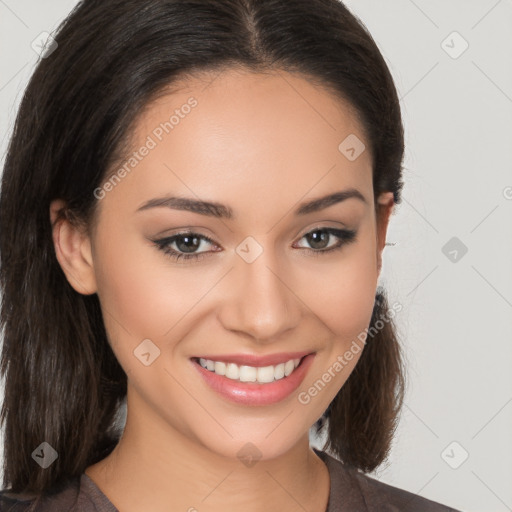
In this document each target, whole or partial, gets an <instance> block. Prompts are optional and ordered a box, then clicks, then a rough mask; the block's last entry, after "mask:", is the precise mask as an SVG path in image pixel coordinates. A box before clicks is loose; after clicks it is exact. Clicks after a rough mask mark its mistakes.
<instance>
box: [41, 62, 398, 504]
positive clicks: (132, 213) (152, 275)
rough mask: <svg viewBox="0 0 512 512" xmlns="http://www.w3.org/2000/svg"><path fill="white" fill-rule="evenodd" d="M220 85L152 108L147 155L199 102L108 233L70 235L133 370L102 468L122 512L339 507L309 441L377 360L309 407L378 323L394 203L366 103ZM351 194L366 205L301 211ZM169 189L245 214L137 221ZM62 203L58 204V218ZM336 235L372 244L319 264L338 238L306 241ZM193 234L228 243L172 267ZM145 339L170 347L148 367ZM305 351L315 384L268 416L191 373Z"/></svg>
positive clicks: (245, 79) (142, 131) (109, 220)
mask: <svg viewBox="0 0 512 512" xmlns="http://www.w3.org/2000/svg"><path fill="white" fill-rule="evenodd" d="M211 81H212V76H210V77H209V78H208V80H206V78H204V77H200V76H199V75H196V76H195V77H194V78H192V79H189V80H188V81H187V82H184V83H183V84H182V88H181V89H179V90H178V91H177V92H176V91H175V92H172V94H170V93H169V94H166V95H165V96H162V97H161V98H159V99H158V100H156V101H154V102H153V103H152V104H150V105H149V106H148V108H147V109H146V110H145V111H144V113H143V115H142V116H141V117H140V118H139V119H138V120H137V122H136V124H135V127H134V131H133V135H134V138H133V150H134V151H135V150H137V149H138V148H140V146H142V145H143V144H144V142H145V141H146V138H147V136H148V135H149V134H151V133H152V131H153V130H154V128H155V127H156V126H158V125H159V123H160V122H163V121H165V120H167V119H168V118H169V115H170V113H172V111H174V110H175V109H176V108H179V107H180V106H181V105H183V104H185V103H186V102H187V100H188V98H190V96H193V97H194V98H196V99H197V101H198V105H197V106H196V107H195V108H194V109H192V111H191V112H190V113H189V114H188V115H187V116H184V118H183V119H181V120H180V122H179V124H178V125H177V126H175V127H174V129H173V130H172V131H171V132H170V133H169V134H168V135H166V136H165V137H164V138H163V140H162V142H160V143H159V144H158V145H157V147H156V148H154V149H152V150H151V151H150V152H149V154H148V155H147V156H146V157H144V159H143V160H142V161H141V162H140V163H138V165H137V166H136V167H135V168H134V169H133V170H132V172H131V173H129V174H128V175H127V176H126V177H124V178H123V179H122V181H121V182H120V183H119V184H117V185H116V186H115V187H114V188H113V189H112V190H111V191H109V192H108V193H106V195H105V197H104V198H103V199H101V200H100V201H99V210H98V216H97V225H96V227H95V229H94V230H92V231H91V232H90V233H88V232H87V231H85V230H83V229H81V228H80V227H79V226H73V225H71V224H70V223H69V222H68V221H62V222H59V223H57V224H55V225H54V229H53V239H54V245H55V251H56V255H57V258H58V261H59V263H60V265H61V267H62V269H63V271H64V273H65V274H66V277H67V279H68V281H69V283H70V284H71V286H73V288H74V289H75V290H76V291H77V292H79V293H82V294H92V293H97V294H98V296H99V299H100V302H101V306H102V311H103V317H104V321H105V326H106V329H107V333H108V336H109V341H110V343H111V345H112V348H113V350H114V353H115V355H116V357H117V358H118V360H119V362H120V364H121V365H122V367H123V369H124V370H125V371H126V373H127V375H128V394H127V420H126V426H125V430H124V433H123V436H122V438H121V441H120V442H119V444H118V446H117V447H116V448H115V449H114V451H113V452H112V454H111V455H109V456H108V457H107V458H105V459H104V460H102V461H100V462H99V463H97V464H94V465H92V466H90V467H88V468H87V469H86V471H85V472H86V474H87V475H89V476H90V477H91V478H92V479H93V480H94V481H95V482H96V484H97V485H98V487H99V488H100V489H101V490H102V491H103V492H104V493H105V494H106V495H107V497H108V498H109V499H110V501H112V503H114V505H115V506H116V507H117V508H118V509H119V510H120V511H122V512H132V511H139V510H152V511H154V512H159V511H162V512H163V511H164V510H165V511H166V512H168V511H169V510H173V511H174V510H182V511H189V512H193V511H194V510H197V511H200V512H203V511H211V512H216V511H220V510H222V511H225V510H226V505H227V504H229V508H230V509H232V510H237V509H240V510H244V511H246V512H256V511H259V512H261V511H263V510H264V511H266V512H273V511H275V512H277V511H279V512H282V511H296V510H298V509H300V507H302V508H303V509H304V510H307V511H310V512H320V511H325V509H326V506H327V500H328V495H329V486H330V482H329V474H328V471H327V468H326V466H325V465H324V463H323V462H322V461H321V460H320V459H319V458H318V457H317V456H316V454H315V453H314V452H313V451H312V449H311V448H310V447H309V441H308V431H309V428H310V427H311V425H313V424H314V422H315V421H316V420H317V419H318V418H319V417H320V416H321V415H322V413H323V412H324V410H325V409H326V408H327V406H328V405H329V403H330V402H331V401H332V399H333V398H334V397H335V395H336V393H337V392H338V391H339V389H340V388H341V387H342V386H343V384H344V382H345V381H346V380H347V378H348V376H349V375H350V372H351V371H352V369H353V368H354V366H355V364H356V363H357V361H358V359H359V357H360V354H361V352H360V353H359V354H358V355H356V356H355V357H354V358H353V359H352V361H350V362H349V363H348V364H347V365H346V366H345V367H344V368H343V370H342V371H339V372H336V373H335V377H334V378H332V379H331V380H330V382H328V383H327V384H326V385H325V387H324V388H323V389H322V390H321V391H320V392H319V393H318V394H317V395H316V396H315V397H313V398H312V399H311V401H310V402H309V403H308V404H301V403H300V402H299V401H298V395H299V393H300V392H301V391H307V390H308V388H310V387H311V386H312V384H313V383H314V382H315V381H316V380H318V379H319V378H320V377H321V376H322V375H323V374H324V373H325V372H326V371H327V370H328V369H329V368H332V365H333V363H334V362H335V361H336V359H337V357H338V355H342V354H343V353H344V352H345V351H346V350H348V349H349V347H350V345H351V343H352V342H353V340H355V339H357V336H358V335H359V334H360V333H361V332H363V331H364V330H365V328H367V327H368V325H369V322H370V318H371V313H372V308H373V304H374V300H375V291H376V287H377V279H378V276H379V272H380V268H381V255H382V250H383V248H384V245H385V238H386V231H387V226H388V221H389V217H390V214H391V212H392V209H393V206H394V203H393V195H392V193H391V192H386V193H383V194H382V195H381V196H379V197H378V198H377V202H374V197H373V189H372V172H371V169H372V157H371V154H370V150H369V142H368V141H367V140H366V138H365V134H364V131H363V129H362V126H361V125H360V124H359V121H358V119H357V116H355V115H354V111H353V109H351V108H350V105H348V104H346V103H344V102H342V101H341V100H340V99H339V98H337V97H335V96H333V95H332V94H331V93H329V92H328V91H327V90H325V89H323V88H321V87H319V86H317V85H313V84H311V83H310V82H308V81H307V80H305V79H304V78H302V77H300V76H298V75H292V74H290V73H286V72H283V71H279V72H274V73H272V74H265V75H263V74H255V73H251V72H247V71H242V70H235V69H230V70H224V71H223V72H222V73H221V74H220V75H219V76H217V77H216V78H215V80H213V82H211ZM210 82H211V83H210ZM208 84H209V85H208ZM350 134H355V135H356V136H357V137H358V138H359V139H360V140H361V141H363V142H364V144H365V145H366V148H367V149H366V150H365V151H363V153H362V154H361V155H360V156H359V157H358V158H357V159H356V160H354V161H349V160H348V159H347V158H346V157H345V156H344V155H343V154H342V153H341V152H340V151H339V150H338V146H339V144H340V143H341V142H342V141H343V140H344V139H345V138H346V137H347V136H348V135H350ZM348 188H355V189H357V190H359V191H360V192H361V194H363V196H364V197H365V198H366V201H367V202H366V203H365V202H363V201H360V200H358V199H355V198H350V199H347V200H345V201H342V202H339V203H337V204H335V205H331V206H329V207H328V208H326V209H324V210H321V211H318V212H314V213H310V214H308V215H305V216H296V215H294V213H293V212H294V210H295V209H296V207H297V206H298V204H299V203H302V202H304V201H307V200H310V199H314V198H317V197H321V196H324V195H327V194H330V193H333V192H335V191H339V190H344V189H348ZM166 194H173V195H178V194H180V195H183V196H186V197H191V198H194V199H198V198H200V199H202V200H209V201H216V202H219V203H223V204H226V205H228V206H229V207H231V208H232V209H233V212H234V214H235V216H236V218H234V219H232V220H227V219H218V218H214V217H208V216H204V215H200V214H198V213H193V212H189V211H178V210H173V209H170V208H166V207H159V208H152V209H148V210H144V211H140V212H136V210H137V208H138V207H139V206H140V205H142V204H143V203H144V202H146V201H147V200H149V199H152V198H156V197H161V196H164V195H166ZM63 204H64V203H63V202H62V201H61V200H56V201H54V202H53V203H52V205H51V208H50V216H51V219H52V222H53V221H54V220H55V215H56V213H57V210H58V209H59V208H60V207H62V206H63ZM327 227H333V228H338V229H339V228H348V229H355V230H357V235H356V240H355V241H353V242H351V243H347V244H346V245H344V246H342V248H341V249H340V250H337V251H332V252H330V253H325V254H320V255H318V257H314V256H315V254H312V253H311V254H308V252H307V249H308V248H309V249H310V250H311V251H315V250H316V251H317V252H319V251H320V250H322V249H324V248H325V247H326V246H329V247H331V246H335V245H336V244H337V242H338V239H337V238H336V236H334V235H331V236H330V237H329V238H328V239H327V240H326V242H325V244H324V245H323V246H322V245H318V246H315V245H314V244H312V243H311V240H309V241H308V239H307V238H306V237H304V235H305V234H307V233H309V232H311V231H314V230H315V229H318V228H327ZM185 228H190V230H191V231H193V232H194V233H198V234H202V235H206V236H209V237H211V238H212V239H213V240H214V244H210V243H209V242H207V241H202V242H201V246H200V247H198V248H197V250H196V252H204V257H202V258H201V259H200V260H198V261H196V260H188V261H183V260H180V261H178V262H176V261H173V260H171V259H170V257H169V256H168V255H167V254H165V253H164V252H163V251H161V250H160V249H158V247H157V246H156V245H155V244H154V243H152V241H151V240H155V239H160V238H164V237H165V236H171V235H173V234H176V233H177V232H181V231H183V230H185ZM249 236H250V237H253V238H254V239H255V240H256V241H257V242H258V243H259V244H260V246H261V247H262V249H263V252H262V254H260V256H259V257H258V258H257V259H256V260H255V261H254V262H252V263H248V262H247V261H245V260H244V259H243V258H241V257H240V256H239V254H238V253H237V252H235V250H236V248H237V247H238V246H239V244H241V242H242V241H244V240H245V239H246V237H249ZM189 246H190V245H189ZM183 247H184V246H183V244H180V245H178V247H177V244H176V243H174V244H172V248H174V249H175V250H178V248H181V249H182V251H183V250H184V249H183ZM317 247H320V249H319V248H317ZM185 250H186V249H185ZM144 339H150V340H152V342H153V343H154V344H155V345H156V346H158V348H159V349H160V355H159V357H157V358H156V359H155V360H154V361H153V362H152V363H151V365H149V366H145V365H143V364H142V363H141V361H140V360H139V359H138V358H137V357H135V356H134V353H133V351H134V349H136V347H137V346H138V345H139V344H140V343H141V341H142V340H144ZM300 350H307V351H308V352H316V356H315V358H314V360H313V364H312V366H311V367H310V369H309V371H308V373H307V375H306V378H305V380H304V382H303V383H302V384H301V386H300V387H299V388H298V389H297V390H296V391H295V392H294V393H292V394H291V396H289V397H288V398H286V399H285V400H282V401H281V402H279V403H276V404H273V405H267V406H258V407H254V406H247V405H240V404H235V403H231V402H229V401H227V400H226V399H224V398H222V397H220V396H219V395H218V394H216V392H214V391H213V390H211V389H210V388H209V387H208V386H207V385H206V384H205V383H204V382H203V380H202V379H201V378H200V375H199V374H198V372H197V371H195V370H194V368H193V367H192V365H191V362H190V360H189V358H190V357H192V356H196V355H200V354H226V353H250V354H257V355H264V354H270V353H277V352H287V351H300ZM248 442H250V443H252V444H253V445H255V446H256V447H257V449H258V450H259V452H260V453H261V459H260V460H258V462H257V463H256V464H255V465H253V466H251V467H247V466H246V465H245V464H243V463H242V462H241V460H240V459H239V458H238V456H237V452H238V451H239V450H240V449H241V448H242V447H243V446H244V445H245V444H246V443H248ZM299 505H300V506H299Z"/></svg>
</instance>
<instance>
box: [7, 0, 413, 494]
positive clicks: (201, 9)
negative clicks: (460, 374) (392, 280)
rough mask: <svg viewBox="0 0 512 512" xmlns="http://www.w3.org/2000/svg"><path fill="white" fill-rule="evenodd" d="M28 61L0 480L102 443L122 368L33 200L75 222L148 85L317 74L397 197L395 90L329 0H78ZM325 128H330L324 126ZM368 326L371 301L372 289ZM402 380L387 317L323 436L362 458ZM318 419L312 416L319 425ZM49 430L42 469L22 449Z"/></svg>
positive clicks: (363, 37)
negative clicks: (226, 74)
mask: <svg viewBox="0 0 512 512" xmlns="http://www.w3.org/2000/svg"><path fill="white" fill-rule="evenodd" d="M53 37H54V38H55V39H56V41H57V43H58V47H57V48H56V50H55V51H54V52H53V53H51V54H50V55H48V56H47V58H43V59H41V60H40V61H39V62H38V65H37V67H36V69H35V72H34V73H33V75H32V77H31V79H30V82H29V84H28V86H27V88H26V90H25V93H24V96H23V98H22V101H21V105H20V108H19V111H18V115H17V119H16V123H15V127H14V132H13V135H12V137H11V139H10V142H9V147H8V152H7V157H6V161H5V166H4V172H3V177H2V188H1V195H0V284H1V291H2V294H3V301H2V305H1V316H0V321H1V324H0V326H1V328H2V331H3V347H2V355H1V368H0V371H1V374H2V375H3V377H4V378H5V398H4V402H3V407H2V411H1V421H2V426H3V427H4V428H5V431H4V466H3V470H4V479H3V485H4V488H7V487H10V490H11V491H13V492H32V493H42V492H43V491H46V490H49V489H50V488H53V489H56V488H58V487H63V486H64V485H65V483H66V482H67V481H68V480H69V479H71V478H74V477H76V476H78V475H80V474H82V473H83V472H84V470H85V468H86V467H88V466H89V465H91V464H93V463H95V462H97V461H99V460H101V459H103V458H104V457H106V456H107V455H108V454H109V453H110V452H111V451H112V450H113V448H114V447H115V445H116V444H117V442H118V440H119V438H120V435H121V429H120V426H119V425H118V424H117V423H116V421H115V420H116V415H117V413H118V412H119V410H120V406H121V405H122V404H123V401H124V399H125V396H126V385H127V378H126V374H125V373H124V371H123V369H122V368H121V366H120V365H119V363H118V361H117V359H116V357H115V356H114V354H113V352H112V350H111V348H110V345H109V343H108V340H107V335H106V332H105V327H104V323H103V318H102V313H101V309H100V304H99V301H98V297H97V295H96V294H93V295H81V294H79V293H77V292H76V291H75V290H74V289H73V288H72V287H71V286H70V284H69V283H68V281H67V279H66V277H65V275H64V273H63V271H62V269H61V267H60V265H59V263H58V261H57V259H56V256H55V249H54V246H53V241H52V226H51V223H50V217H49V205H50V202H51V201H52V200H53V199H56V198H61V199H64V200H65V201H66V203H67V209H65V210H63V211H62V212H61V213H62V215H67V216H68V218H70V219H72V220H76V221H82V222H84V223H86V225H89V226H90V225H91V224H90V223H91V222H92V220H93V219H94V213H95V211H96V207H97V203H98V201H97V199H96V198H95V195H94V190H95V189H96V188H97V187H98V186H99V185H100V184H101V183H102V180H104V179H105V176H106V175H107V173H108V172H109V169H111V166H112V162H114V161H115V160H116V158H117V156H118V155H119V154H120V148H123V147H124V146H123V145H126V141H127V140H128V139H129V135H130V127H131V126H133V121H134V119H136V116H137V115H138V114H140V112H141V111H142V109H143V108H144V107H145V106H146V105H148V103H149V102H150V101H151V99H152V98H154V97H156V95H157V94H159V93H161V92H162V91H163V90H164V89H165V88H166V87H168V86H169V85H170V84H172V83H174V82H175V81H176V80H177V79H178V78H179V77H183V76H186V75H187V74H189V75H191V76H192V75H193V73H194V72H200V71H218V70H221V69H223V68H227V67H230V66H243V67H245V68H247V69H249V70H252V71H256V72H265V71H272V70H284V71H289V72H295V73H298V74H300V75H302V76H304V77H306V79H308V80H310V81H312V82H315V83H318V84H321V85H324V86H325V87H327V88H329V90H331V91H332V92H333V93H335V94H337V95H338V96H339V98H340V99H343V100H346V101H348V103H349V104H350V106H351V107H353V108H354V110H355V112H357V115H358V116H359V117H360V119H361V122H362V126H363V127H364V129H365V133H366V138H367V140H368V141H369V145H370V148H369V149H370V150H371V152H372V156H373V171H372V172H373V188H374V195H375V197H377V195H378V194H380V193H381V192H383V191H392V192H393V195H394V200H395V203H399V202H400V193H401V188H402V181H401V174H402V168H401V165H402V158H403V152H404V134H403V127H402V119H401V113H400V105H399V100H398V96H397V92H396V89H395V86H394V83H393V80H392V77H391V74H390V72H389V70H388V68H387V66H386V63H385V61H384V58H383V56H382V55H381V53H380V51H379V49H378V47H377V45H376V43H375V42H374V40H373V39H372V37H371V35H370V34H369V33H368V31H367V30H366V28H365V27H364V25H363V24H362V23H361V22H360V21H359V20H358V19H357V18H356V17H355V16H354V15H353V14H351V13H350V12H349V11H348V10H347V8H346V7H345V6H344V5H343V4H342V3H341V2H339V1H338V0H144V1H142V0H83V1H81V2H80V3H79V4H78V5H77V6H76V7H75V9H74V10H73V11H72V12H71V14H70V15H69V16H68V17H67V19H66V20H64V22H63V23H62V25H61V26H60V27H59V29H58V31H57V32H56V34H53ZM340 142H341V141H340ZM376 298H377V300H376V306H375V309H374V314H373V316H372V321H371V322H372V325H371V326H370V328H371V327H372V326H374V324H375V323H376V322H377V320H378V318H379V317H380V315H381V314H382V313H383V312H385V310H386V308H387V304H386V299H385V293H384V291H381V292H380V293H379V294H377V297H376ZM402 394H403V372H402V363H401V359H400V351H399V344H398V339H397V336H396V334H395V329H394V327H393V323H392V322H391V321H387V322H386V325H385V327H384V328H382V329H378V330H377V332H376V334H375V335H374V336H373V337H370V338H369V340H368V343H367V346H366V348H365V350H364V351H363V353H362V355H361V359H360V361H359V362H358V364H357V365H356V368H355V370H354V371H353V372H352V374H351V375H350V377H349V379H348V381H347V382H346V384H345V385H344V386H343V388H342V389H341V391H340V392H339V393H338V395H337V396H336V397H335V399H334V400H333V402H332V403H331V404H330V406H329V408H328V410H327V411H326V414H325V418H324V419H328V421H329V430H328V438H329V439H328V444H329V448H330V449H331V450H332V452H333V453H334V454H335V455H337V456H338V457H339V458H341V459H342V460H343V461H345V462H346V463H347V464H350V465H352V466H354V467H357V468H360V469H361V470H363V471H369V470H372V469H374V468H376V467H377V466H378V465H379V464H381V463H382V462H383V460H384V459H385V458H386V456H387V454H388V451H389V448H390V442H391V439H392V436H393V432H394V429H395V426H396V421H397V414H398V412H399V409H400V405H401V401H402ZM320 425H321V423H320V422H318V423H317V424H316V426H317V427H320ZM43 441H46V442H47V443H49V444H50V445H51V446H52V447H53V448H54V449H55V450H56V451H57V453H58V458H57V459H56V460H55V461H54V462H53V463H52V464H51V465H50V466H49V467H47V468H46V469H43V468H42V467H40V466H39V465H38V464H36V463H35V461H34V459H33V458H32V453H33V451H34V450H35V449H36V448H37V447H38V446H39V445H40V444H41V443H42V442H43Z"/></svg>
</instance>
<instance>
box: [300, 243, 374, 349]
mask: <svg viewBox="0 0 512 512" xmlns="http://www.w3.org/2000/svg"><path fill="white" fill-rule="evenodd" d="M308 270H311V269H308ZM377 280H378V272H377V262H376V256H375V249H374V246H372V244H371V243H369V242H363V241H361V242H360V243H359V244H358V245H357V246H355V245H354V246H353V247H351V248H350V252H349V251H347V252H346V253H345V254H344V255H343V256H342V257H340V258H339V259H338V260H336V263H333V264H331V265H328V264H324V265H321V266H320V265H319V266H318V270H316V271H313V272H311V271H309V272H308V285H307V286H304V287H303V290H302V292H301V293H302V294H301V295H299V296H301V297H307V299H306V300H305V302H306V303H307V305H308V306H309V307H310V308H311V309H312V310H313V311H314V312H315V314H316V315H317V317H318V318H319V320H320V321H322V322H323V323H324V324H325V325H326V326H327V327H328V328H329V329H330V330H331V331H332V335H333V336H336V337H337V338H338V339H343V340H345V339H347V338H350V337H353V336H356V337H357V335H358V334H359V333H360V332H361V330H364V329H365V328H366V327H367V326H368V325H369V322H370V319H371V314H372V310H373V306H374V302H375V292H376V287H377Z"/></svg>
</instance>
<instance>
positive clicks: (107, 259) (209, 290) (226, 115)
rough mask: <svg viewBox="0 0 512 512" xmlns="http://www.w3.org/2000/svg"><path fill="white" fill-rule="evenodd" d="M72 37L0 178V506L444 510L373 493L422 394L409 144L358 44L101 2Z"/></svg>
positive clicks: (240, 13)
mask: <svg viewBox="0 0 512 512" xmlns="http://www.w3.org/2000/svg"><path fill="white" fill-rule="evenodd" d="M54 38H55V40H56V42H57V45H54V47H53V50H52V52H48V53H47V55H45V56H44V57H45V58H44V59H42V60H41V61H40V62H39V64H38V67H37V69H36V71H35V73H34V75H33V76H32V79H31V81H30V83H29V86H28V88H27V90H26V92H25V96H24V98H23V100H22V103H21V107H20V110H19V114H18V118H17V122H16V127H15V131H14V134H13V137H12V139H11V142H10V146H9V150H8V155H7V159H6V164H5V169H4V174H3V181H2V190H1V199H0V211H1V225H0V229H1V238H0V252H1V274H0V276H1V284H2V293H3V296H4V301H3V304H2V311H1V321H2V327H3V335H4V344H3V352H2V367H1V368H2V374H3V376H4V378H5V400H4V404H3V409H2V420H3V424H4V428H5V434H4V437H5V448H4V453H5V468H4V491H3V492H2V498H1V500H2V501H1V503H2V504H1V506H0V510H8V509H10V507H11V506H12V505H13V504H17V505H18V506H19V507H20V508H19V510H41V511H46V510H83V511H92V510H104V511H115V510H119V511H121V512H132V511H139V510H151V511H164V510H165V511H169V510H172V511H175V510H183V511H185V510H188V511H201V512H202V511H217V510H226V509H230V510H232V509H236V508H239V507H243V509H244V510H246V511H248V512H251V511H263V510H265V511H277V510H279V511H283V510H284V511H295V510H308V511H311V512H320V511H322V512H323V511H328V512H333V511H338V510H350V511H355V510H357V511H363V510H367V511H377V510H378V511H382V510H407V511H412V510H418V511H419V510H421V511H447V510H452V509H449V508H448V507H445V506H443V505H440V504H438V503H435V502H433V501H431V500H428V499H426V498H422V497H420V496H416V495H414V494H412V493H409V492H406V491H404V490H401V489H398V488H395V487H391V486H389V485H386V484H384V483H381V482H379V481H377V480H375V479H372V478H370V477H369V476H367V475H366V474H365V473H367V472H369V471H372V470H373V469H375V468H377V467H378V466H379V465H380V464H381V463H382V462H383V461H384V460H385V459H386V457H387V455H388V453H389V448H390V443H391V440H392V436H393V432H394V430H395V427H396V423H397V419H398V414H399V411H400V406H401V402H402V397H403V389H404V382H403V369H402V362H401V357H400V349H399V344H398V339H397V336H396V334H395V330H394V326H393V316H394V314H395V313H396V311H399V310H400V307H401V306H400V305H399V304H398V305H393V306H392V307H391V308H390V307H389V306H388V304H387V300H386V295H385V291H384V290H382V289H377V280H378V276H379V273H380V269H381V258H382V251H383V248H384V245H385V240H386V230H387V226H388V222H389V219H390V215H391V213H392V211H393V207H394V204H396V203H399V202H400V193H401V189H402V181H401V178H402V177H401V162H402V157H403V151H404V147H403V128H402V121H401V115H400V107H399V101H398V98H397V93H396V90H395V87H394V84H393V80H392V78H391V75H390V73H389V70H388V69H387V67H386V64H385V62H384V59H383V58H382V55H381V54H380V52H379V50H378V48H377V46H376V45H375V43H374V41H373V39H372V38H371V36H370V35H369V34H368V32H367V31H366V29H365V28H364V27H363V25H362V24H361V23H360V22H359V21H358V20H357V19H356V18H355V17H354V16H353V15H352V14H350V13H349V11H348V10H347V9H346V8H345V7H344V6H343V4H342V3H340V2H338V1H336V0H293V1H291V0H265V1H262V0H259V1H257V0H209V1H204V0H201V1H200V0H146V1H142V0H102V1H96V0H85V1H83V2H81V3H80V4H79V5H78V6H77V8H76V9H75V10H74V11H73V12H72V13H71V15H70V16H69V17H68V19H67V20H66V21H65V22H64V23H63V25H62V26H61V27H60V29H59V31H58V32H57V34H56V35H54ZM125 400H126V420H125V421H126V423H125V424H124V425H123V421H120V417H119V415H120V413H121V412H122V406H123V404H124V401H125ZM311 426H315V427H316V430H317V433H321V432H324V431H326V433H327V444H326V446H325V447H324V450H329V452H330V453H329V454H328V453H327V451H323V450H318V449H314V448H312V447H311V446H310V444H309V436H308V434H309V429H310V427H311ZM17 510H18V509H17Z"/></svg>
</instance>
